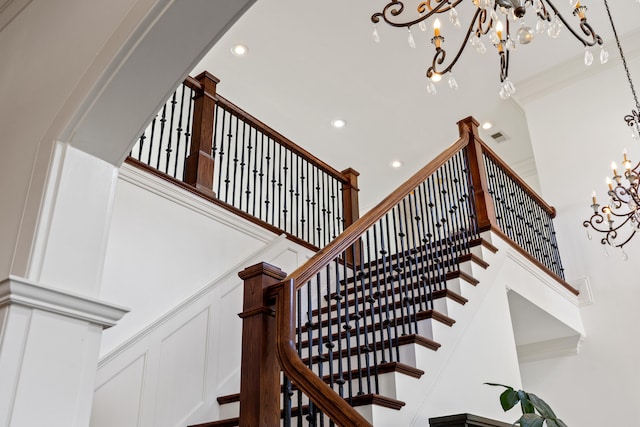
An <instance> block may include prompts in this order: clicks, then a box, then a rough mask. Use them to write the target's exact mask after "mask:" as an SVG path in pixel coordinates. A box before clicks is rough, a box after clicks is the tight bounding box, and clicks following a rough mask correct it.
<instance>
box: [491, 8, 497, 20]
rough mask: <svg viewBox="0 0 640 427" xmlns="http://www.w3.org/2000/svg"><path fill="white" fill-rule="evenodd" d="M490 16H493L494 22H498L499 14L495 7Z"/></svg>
mask: <svg viewBox="0 0 640 427" xmlns="http://www.w3.org/2000/svg"><path fill="white" fill-rule="evenodd" d="M489 18H491V20H492V21H493V22H498V14H497V13H496V11H495V9H491V12H489Z"/></svg>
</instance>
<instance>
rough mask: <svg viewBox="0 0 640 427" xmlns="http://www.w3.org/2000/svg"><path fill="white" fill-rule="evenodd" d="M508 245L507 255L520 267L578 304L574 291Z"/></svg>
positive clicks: (571, 301) (574, 303)
mask: <svg viewBox="0 0 640 427" xmlns="http://www.w3.org/2000/svg"><path fill="white" fill-rule="evenodd" d="M494 238H500V237H499V236H496V235H494ZM508 247H509V251H508V252H507V257H508V258H509V259H510V260H511V261H513V262H515V263H516V264H518V265H519V266H520V267H522V268H523V269H525V270H526V271H527V272H529V273H530V274H531V275H532V276H534V277H535V278H536V279H538V280H540V281H541V282H542V283H544V284H545V285H547V287H548V288H549V289H551V290H553V291H554V292H556V293H557V294H558V295H560V296H562V297H564V298H565V299H566V300H567V301H569V302H570V303H571V304H573V305H575V306H577V305H578V298H577V297H576V296H575V295H574V294H573V293H571V292H570V291H569V290H568V289H567V288H565V287H564V286H562V285H561V284H560V283H558V281H557V280H555V279H554V278H552V277H551V276H550V275H549V274H547V273H545V272H544V271H542V270H541V269H540V268H539V267H538V266H536V265H535V264H533V263H532V262H531V261H529V260H527V259H526V258H525V257H524V256H523V255H522V254H521V253H520V252H518V251H516V250H515V249H513V248H512V247H511V245H508ZM507 290H509V289H507Z"/></svg>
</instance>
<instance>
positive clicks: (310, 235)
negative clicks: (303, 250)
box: [304, 160, 314, 243]
mask: <svg viewBox="0 0 640 427" xmlns="http://www.w3.org/2000/svg"><path fill="white" fill-rule="evenodd" d="M304 165H305V166H306V167H305V169H306V175H305V176H306V180H305V183H306V195H307V198H306V199H305V207H306V219H307V241H309V242H311V243H313V234H314V233H313V229H312V228H311V227H312V226H313V224H312V223H313V212H311V197H312V191H313V190H312V189H311V185H312V184H311V180H312V178H313V177H312V176H311V174H310V173H309V162H308V161H306V160H305V161H304Z"/></svg>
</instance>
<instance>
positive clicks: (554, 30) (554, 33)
mask: <svg viewBox="0 0 640 427" xmlns="http://www.w3.org/2000/svg"><path fill="white" fill-rule="evenodd" d="M561 29H562V22H560V18H558V15H556V16H554V17H553V20H552V21H551V24H550V25H549V28H548V29H547V34H549V37H551V38H553V39H555V38H557V37H558V36H559V35H560V30H561Z"/></svg>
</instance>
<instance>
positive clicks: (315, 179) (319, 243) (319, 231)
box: [313, 166, 324, 248]
mask: <svg viewBox="0 0 640 427" xmlns="http://www.w3.org/2000/svg"><path fill="white" fill-rule="evenodd" d="M313 169H314V174H313V187H314V188H315V190H316V191H315V195H314V205H313V207H314V210H315V215H314V217H315V224H314V225H315V231H316V233H317V236H318V237H317V238H316V242H315V244H316V246H317V247H319V248H321V247H322V246H324V245H323V242H322V227H321V225H320V221H321V218H322V215H321V209H320V200H321V195H320V177H319V176H318V173H319V170H318V168H316V167H315V166H314V168H313Z"/></svg>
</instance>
